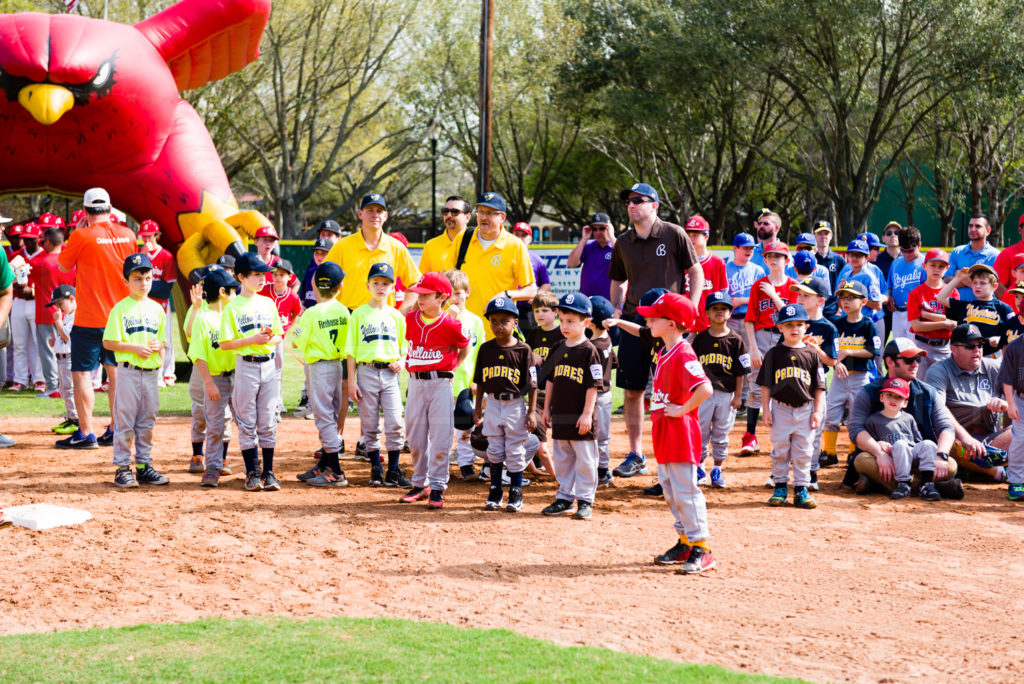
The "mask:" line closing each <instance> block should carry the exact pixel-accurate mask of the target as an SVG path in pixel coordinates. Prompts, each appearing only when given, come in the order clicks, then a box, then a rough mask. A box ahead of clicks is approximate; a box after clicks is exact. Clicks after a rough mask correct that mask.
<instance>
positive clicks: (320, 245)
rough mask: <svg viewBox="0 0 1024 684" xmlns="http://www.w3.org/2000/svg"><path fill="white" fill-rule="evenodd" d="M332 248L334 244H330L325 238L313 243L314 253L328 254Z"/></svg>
mask: <svg viewBox="0 0 1024 684" xmlns="http://www.w3.org/2000/svg"><path fill="white" fill-rule="evenodd" d="M333 246H334V243H333V242H331V241H330V240H328V239H327V238H317V239H316V242H314V243H313V251H314V252H330V251H331V247H333Z"/></svg>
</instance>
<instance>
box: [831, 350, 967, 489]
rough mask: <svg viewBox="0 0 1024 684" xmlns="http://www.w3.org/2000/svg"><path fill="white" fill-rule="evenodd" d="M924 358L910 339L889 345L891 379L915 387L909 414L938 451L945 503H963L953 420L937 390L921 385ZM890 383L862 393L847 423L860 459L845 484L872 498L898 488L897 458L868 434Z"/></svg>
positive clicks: (853, 463)
mask: <svg viewBox="0 0 1024 684" xmlns="http://www.w3.org/2000/svg"><path fill="white" fill-rule="evenodd" d="M924 353H925V352H924V350H923V349H919V348H918V347H917V346H915V345H914V343H913V342H911V341H910V340H909V339H907V338H905V337H896V338H893V340H892V341H891V342H889V344H887V345H885V350H884V351H883V353H882V358H883V360H884V363H885V367H886V370H887V371H888V372H887V377H888V378H897V379H899V380H903V381H905V382H907V383H908V384H909V385H910V400H909V401H908V402H907V406H906V408H904V409H903V410H904V411H906V412H907V413H909V414H910V415H911V416H913V418H914V422H916V423H917V427H918V429H919V430H920V432H921V438H922V439H930V440H932V441H933V442H935V443H936V445H937V446H938V458H937V459H936V462H935V488H936V489H937V490H938V492H939V494H941V495H942V498H943V499H962V498H963V497H964V488H963V484H962V483H961V482H960V480H959V479H957V478H956V477H955V475H956V472H957V463H956V461H954V460H950V458H949V453H950V451H951V450H952V449H953V444H954V441H955V440H956V431H955V428H954V426H953V417H952V416H951V415H950V413H949V410H948V409H946V407H945V405H944V404H943V402H942V401H941V400H940V398H939V395H938V392H937V391H936V390H935V388H934V387H932V386H931V385H929V384H926V383H924V382H922V381H921V380H918V379H917V371H918V368H919V367H920V361H921V357H922V356H923V355H924ZM885 380H886V378H885V377H881V378H878V379H877V380H875V381H874V382H872V383H871V384H869V385H868V386H866V387H865V388H864V389H862V390H861V391H860V392H858V393H857V396H856V397H855V398H854V400H853V408H852V409H851V410H850V417H849V420H848V421H847V426H848V428H849V431H850V444H851V445H855V448H856V453H855V454H853V455H852V457H851V459H850V460H849V461H848V462H847V469H846V476H845V477H844V478H843V484H844V485H846V486H848V487H854V488H855V490H856V491H857V493H858V494H868V493H870V492H871V491H872V490H874V489H875V488H876V487H877V488H880V489H881V490H882V491H884V492H886V493H890V492H892V490H893V489H895V488H896V471H895V466H894V464H893V461H892V457H891V456H890V455H889V454H888V453H886V451H885V450H884V449H883V448H882V446H881V445H880V444H879V443H878V442H877V441H876V440H875V438H874V437H872V436H871V434H870V433H869V432H868V431H867V429H866V424H867V419H868V416H870V415H871V414H872V413H877V412H878V411H880V410H881V409H882V400H881V392H882V385H883V383H884V382H885Z"/></svg>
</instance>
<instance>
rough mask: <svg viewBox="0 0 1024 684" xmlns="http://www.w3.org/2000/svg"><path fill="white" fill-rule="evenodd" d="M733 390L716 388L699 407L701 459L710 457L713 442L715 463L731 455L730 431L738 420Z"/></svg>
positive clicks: (712, 453) (712, 450)
mask: <svg viewBox="0 0 1024 684" xmlns="http://www.w3.org/2000/svg"><path fill="white" fill-rule="evenodd" d="M732 397H733V393H732V392H723V391H721V390H717V389H716V390H715V391H714V392H713V393H712V394H711V396H710V397H709V398H708V400H707V401H705V402H704V403H703V404H701V405H700V407H699V408H698V409H697V416H698V417H699V418H700V441H701V445H700V448H701V452H700V453H701V460H702V461H703V460H704V459H705V458H707V457H708V444H709V443H710V444H711V457H712V458H713V459H714V461H715V463H719V462H721V461H724V460H725V458H726V457H727V456H728V455H729V453H728V452H729V432H730V431H731V430H732V426H733V424H734V423H735V422H736V409H734V408H733V407H732Z"/></svg>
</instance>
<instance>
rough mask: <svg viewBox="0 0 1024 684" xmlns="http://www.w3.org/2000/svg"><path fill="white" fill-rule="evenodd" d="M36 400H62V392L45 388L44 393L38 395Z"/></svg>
mask: <svg viewBox="0 0 1024 684" xmlns="http://www.w3.org/2000/svg"><path fill="white" fill-rule="evenodd" d="M36 399H60V390H59V389H52V390H48V389H46V388H43V391H42V392H40V393H39V394H37V395H36Z"/></svg>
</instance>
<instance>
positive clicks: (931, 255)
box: [924, 247, 949, 264]
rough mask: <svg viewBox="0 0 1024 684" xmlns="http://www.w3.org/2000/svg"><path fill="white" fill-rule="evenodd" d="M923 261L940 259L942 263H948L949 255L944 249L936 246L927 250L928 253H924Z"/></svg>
mask: <svg viewBox="0 0 1024 684" xmlns="http://www.w3.org/2000/svg"><path fill="white" fill-rule="evenodd" d="M924 261H925V263H928V262H929V261H941V262H942V263H944V264H948V263H949V255H948V254H946V252H945V251H943V250H941V249H939V248H938V247H936V248H934V249H929V250H928V253H927V254H925V255H924Z"/></svg>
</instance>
